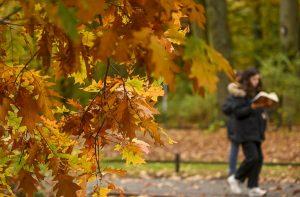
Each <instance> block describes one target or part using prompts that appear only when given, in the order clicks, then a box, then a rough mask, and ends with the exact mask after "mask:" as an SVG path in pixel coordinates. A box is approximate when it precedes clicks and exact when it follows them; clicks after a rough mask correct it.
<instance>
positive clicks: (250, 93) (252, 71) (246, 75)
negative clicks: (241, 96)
mask: <svg viewBox="0 0 300 197" xmlns="http://www.w3.org/2000/svg"><path fill="white" fill-rule="evenodd" d="M257 74H259V71H258V70H257V69H256V68H253V67H252V68H248V69H247V70H245V71H244V72H243V74H242V79H241V84H242V87H243V89H244V90H245V91H246V94H247V97H254V96H255V95H256V94H257V93H258V92H260V91H261V89H262V82H261V80H259V83H258V85H257V87H255V88H254V87H253V86H252V84H251V82H250V78H251V77H253V76H254V75H257Z"/></svg>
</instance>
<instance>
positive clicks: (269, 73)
mask: <svg viewBox="0 0 300 197" xmlns="http://www.w3.org/2000/svg"><path fill="white" fill-rule="evenodd" d="M299 66H300V59H299V58H295V59H294V60H289V58H288V57H287V56H286V55H284V54H282V53H279V54H277V55H274V56H273V57H270V58H269V59H266V60H262V70H261V71H262V75H263V82H264V85H265V86H266V87H267V88H268V89H269V90H270V91H275V92H278V93H279V96H280V98H281V103H280V105H279V107H278V109H276V111H275V112H276V113H275V114H274V115H273V116H274V117H273V120H275V121H277V125H278V126H280V125H282V124H283V125H289V126H291V125H293V124H295V123H298V122H299V121H300V113H299V111H300V108H299V105H298V103H299V102H300V96H299V92H300V78H299V73H300V70H299ZM287 87H288V88H287ZM276 115H277V117H276Z"/></svg>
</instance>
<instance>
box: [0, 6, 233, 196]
mask: <svg viewBox="0 0 300 197" xmlns="http://www.w3.org/2000/svg"><path fill="white" fill-rule="evenodd" d="M0 11H1V12H0V13H1V14H0V32H1V34H0V35H1V37H0V41H1V42H0V55H1V56H0V95H1V98H0V101H1V106H0V112H1V113H0V120H1V125H2V126H1V129H0V155H1V157H0V158H1V160H0V174H1V177H0V178H1V179H0V193H1V195H4V196H12V195H15V194H16V193H23V194H26V195H27V196H33V195H34V193H35V192H36V191H37V190H38V188H41V187H43V185H42V182H45V181H46V180H50V181H48V184H50V186H49V188H51V192H52V193H54V194H56V196H76V195H79V196H83V195H85V188H86V184H87V182H89V181H91V180H95V179H97V180H100V183H98V181H97V183H98V184H97V185H96V187H95V188H94V195H95V196H105V195H106V194H107V193H108V192H109V191H110V190H112V189H114V190H116V189H117V190H118V188H117V187H116V186H115V185H114V184H112V183H111V182H109V181H108V180H106V179H105V177H104V175H105V174H109V173H113V174H120V173H121V172H120V170H118V169H111V168H108V169H104V168H103V167H102V166H101V160H102V158H103V155H102V154H101V149H102V148H103V147H104V146H106V145H113V146H115V151H118V152H120V154H121V155H122V157H123V158H124V159H125V160H126V161H127V163H133V164H138V163H143V162H144V160H143V158H142V156H143V154H146V153H148V152H149V145H148V144H147V143H145V142H143V141H141V140H138V139H137V135H136V133H139V132H142V133H144V134H145V135H148V136H150V137H151V138H152V139H153V140H154V142H155V143H156V144H160V145H162V144H163V140H162V138H161V134H163V135H165V133H164V132H163V131H162V130H161V128H160V127H159V125H158V124H157V123H156V122H155V115H156V114H158V111H157V110H156V109H155V107H154V105H155V103H156V102H157V98H158V97H159V96H162V95H163V91H162V88H161V83H160V82H159V81H157V80H155V79H152V78H151V77H154V78H159V77H162V78H163V80H164V82H165V83H167V84H169V86H170V88H171V89H175V83H174V82H175V81H174V80H175V75H176V73H179V72H184V73H185V74H186V75H187V76H189V77H190V78H191V79H192V80H193V81H194V84H195V88H197V89H198V90H199V91H200V92H203V91H204V90H205V89H207V90H210V91H213V90H214V89H215V86H216V82H217V78H216V77H215V75H216V74H217V73H218V72H219V71H225V72H226V73H227V74H228V75H229V76H231V75H232V71H231V69H230V67H229V64H228V63H227V61H226V60H225V59H224V58H223V57H222V56H221V55H220V54H219V53H218V52H216V51H214V50H213V49H212V48H210V47H208V46H207V45H205V44H204V43H202V44H201V45H200V46H196V45H195V43H194V41H193V40H187V39H186V33H187V32H188V31H189V26H188V23H187V21H193V22H195V23H196V24H198V25H199V26H200V27H203V24H204V21H205V18H204V9H203V7H202V6H201V5H200V4H197V3H195V2H194V1H193V0H174V1H166V0H124V1H123V0H122V1H121V0H106V1H104V0H86V1H81V0H76V1H70V0H51V1H50V0H46V1H45V0H43V1H41V0H28V1H17V0H11V1H2V2H1V4H0ZM195 41H196V43H201V42H200V41H199V40H195ZM195 47H196V48H195ZM199 47H200V48H199ZM185 48H186V50H188V51H190V50H193V49H195V51H194V52H193V53H191V54H189V53H188V54H186V53H184V49H185ZM190 52H191V51H190ZM182 57H183V58H182ZM180 61H181V62H182V61H184V67H183V68H182V67H180V66H179V65H177V62H180ZM101 66H102V70H104V73H103V75H102V77H101V78H100V77H99V74H98V73H97V69H98V67H101ZM141 67H142V68H144V69H143V73H142V74H140V75H135V74H133V73H134V70H135V69H136V68H141ZM121 69H123V70H125V71H126V76H124V75H122V73H121V72H120V70H121ZM111 70H113V71H114V74H111ZM61 78H63V79H61ZM67 78H73V79H74V83H75V84H72V83H70V81H68V79H67ZM65 82H67V83H65ZM58 83H64V86H65V87H64V88H65V90H66V89H69V88H74V87H76V88H77V89H78V90H77V91H82V92H83V93H84V94H86V95H90V98H89V99H85V101H86V103H84V102H83V103H80V102H79V101H78V100H77V98H76V97H73V98H69V97H68V96H67V94H59V93H58V92H57V91H56V90H57V84H58ZM169 141H170V140H169ZM170 142H172V141H170Z"/></svg>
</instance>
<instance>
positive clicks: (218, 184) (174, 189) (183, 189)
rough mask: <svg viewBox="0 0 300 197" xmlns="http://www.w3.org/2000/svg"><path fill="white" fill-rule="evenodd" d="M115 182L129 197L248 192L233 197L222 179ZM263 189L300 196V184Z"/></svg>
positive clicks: (266, 185) (271, 185) (270, 193)
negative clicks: (237, 193)
mask: <svg viewBox="0 0 300 197" xmlns="http://www.w3.org/2000/svg"><path fill="white" fill-rule="evenodd" d="M113 182H114V183H116V184H117V185H118V186H121V187H122V188H123V189H124V190H125V193H126V194H127V196H161V197H163V196H165V197H167V196H183V197H185V196H187V197H194V196H209V197H210V196H240V197H244V196H247V195H246V194H247V193H246V191H245V192H244V194H243V195H232V194H231V193H230V191H229V189H228V185H227V183H226V181H225V180H221V179H217V180H199V179H195V178H188V179H180V178H173V179H163V178H161V179H154V178H149V179H140V178H124V179H115V180H113ZM262 188H264V189H267V190H268V194H267V196H272V197H277V196H278V197H282V196H300V184H299V183H274V182H268V183H264V184H262ZM245 190H246V189H245ZM112 196H114V195H112Z"/></svg>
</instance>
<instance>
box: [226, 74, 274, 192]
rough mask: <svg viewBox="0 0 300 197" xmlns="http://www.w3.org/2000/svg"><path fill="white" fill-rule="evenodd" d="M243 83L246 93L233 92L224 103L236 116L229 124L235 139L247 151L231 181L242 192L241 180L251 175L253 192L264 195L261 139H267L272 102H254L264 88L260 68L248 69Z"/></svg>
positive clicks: (232, 114) (231, 114)
mask: <svg viewBox="0 0 300 197" xmlns="http://www.w3.org/2000/svg"><path fill="white" fill-rule="evenodd" d="M241 83H242V87H243V89H244V90H245V92H246V96H245V97H235V96H232V95H231V96H230V97H229V98H228V99H227V101H226V103H225V104H224V105H223V112H224V113H225V114H227V115H229V116H231V117H232V118H230V121H229V122H228V126H229V128H230V129H232V131H233V133H234V136H233V139H234V140H235V141H236V142H238V143H240V144H241V146H242V149H243V153H244V155H245V159H244V161H243V162H242V163H241V165H240V166H239V168H238V169H237V171H236V173H235V174H234V175H232V176H230V177H229V178H228V179H227V181H228V183H229V185H230V188H231V190H232V192H234V193H241V192H242V190H241V188H240V185H239V183H241V182H244V181H245V180H246V179H248V189H249V191H248V194H249V196H263V195H265V194H266V191H265V190H262V189H260V188H259V184H258V182H259V174H260V171H261V167H262V164H263V153H262V149H261V143H262V141H263V140H264V139H265V135H264V132H265V129H266V120H265V119H264V115H263V113H264V108H265V107H268V106H263V105H257V104H254V103H252V102H251V101H252V99H253V98H254V97H255V95H256V94H257V93H258V92H259V91H260V90H261V80H260V74H259V72H258V71H257V70H256V69H254V68H251V69H248V70H246V71H244V73H243V76H242V80H241Z"/></svg>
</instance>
